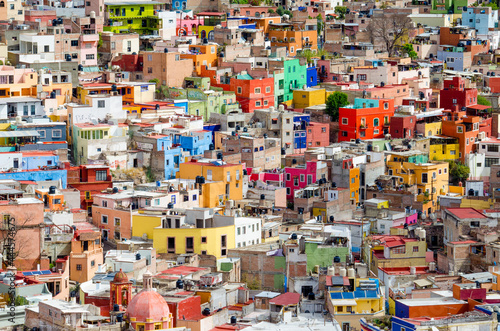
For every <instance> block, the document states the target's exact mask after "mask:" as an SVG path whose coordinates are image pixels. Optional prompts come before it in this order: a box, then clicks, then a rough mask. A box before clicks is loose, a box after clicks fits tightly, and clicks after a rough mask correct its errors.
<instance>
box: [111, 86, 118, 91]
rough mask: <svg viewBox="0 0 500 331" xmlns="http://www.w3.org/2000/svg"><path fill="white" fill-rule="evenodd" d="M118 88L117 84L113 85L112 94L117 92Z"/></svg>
mask: <svg viewBox="0 0 500 331" xmlns="http://www.w3.org/2000/svg"><path fill="white" fill-rule="evenodd" d="M117 91H118V88H117V87H116V84H113V85H111V92H117Z"/></svg>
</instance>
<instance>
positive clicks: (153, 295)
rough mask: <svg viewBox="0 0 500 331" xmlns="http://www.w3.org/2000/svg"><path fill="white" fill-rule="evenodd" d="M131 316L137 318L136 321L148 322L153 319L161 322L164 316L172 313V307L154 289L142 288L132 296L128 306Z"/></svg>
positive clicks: (128, 312)
mask: <svg viewBox="0 0 500 331" xmlns="http://www.w3.org/2000/svg"><path fill="white" fill-rule="evenodd" d="M127 314H128V316H129V318H134V317H135V319H136V322H146V320H147V319H151V320H153V321H155V322H159V321H161V320H162V319H163V317H168V316H169V315H170V309H169V308H168V304H167V302H166V301H165V299H164V298H163V297H162V296H161V295H160V294H159V293H158V292H156V291H154V290H142V291H141V292H139V293H138V294H137V295H136V296H134V297H133V298H132V301H130V304H129V305H128V307H127Z"/></svg>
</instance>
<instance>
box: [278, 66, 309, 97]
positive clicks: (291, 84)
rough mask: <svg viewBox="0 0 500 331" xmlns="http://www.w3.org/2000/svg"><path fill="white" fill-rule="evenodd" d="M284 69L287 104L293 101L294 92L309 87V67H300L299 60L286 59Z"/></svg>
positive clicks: (284, 95)
mask: <svg viewBox="0 0 500 331" xmlns="http://www.w3.org/2000/svg"><path fill="white" fill-rule="evenodd" d="M283 69H284V76H285V82H284V93H283V102H286V101H289V100H292V99H293V90H295V89H301V88H302V87H303V86H304V85H307V67H306V66H305V65H300V61H299V59H285V60H284V61H283Z"/></svg>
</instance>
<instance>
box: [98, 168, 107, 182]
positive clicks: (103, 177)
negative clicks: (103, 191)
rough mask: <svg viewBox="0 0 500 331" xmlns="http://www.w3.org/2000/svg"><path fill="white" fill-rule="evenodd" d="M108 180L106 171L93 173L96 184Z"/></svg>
mask: <svg viewBox="0 0 500 331" xmlns="http://www.w3.org/2000/svg"><path fill="white" fill-rule="evenodd" d="M107 179H108V172H107V171H106V170H97V171H96V172H95V180H96V181H98V182H103V181H106V180H107Z"/></svg>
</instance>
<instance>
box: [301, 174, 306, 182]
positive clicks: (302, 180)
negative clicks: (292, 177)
mask: <svg viewBox="0 0 500 331" xmlns="http://www.w3.org/2000/svg"><path fill="white" fill-rule="evenodd" d="M304 181H305V176H304V175H300V182H301V183H303V182H304Z"/></svg>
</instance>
